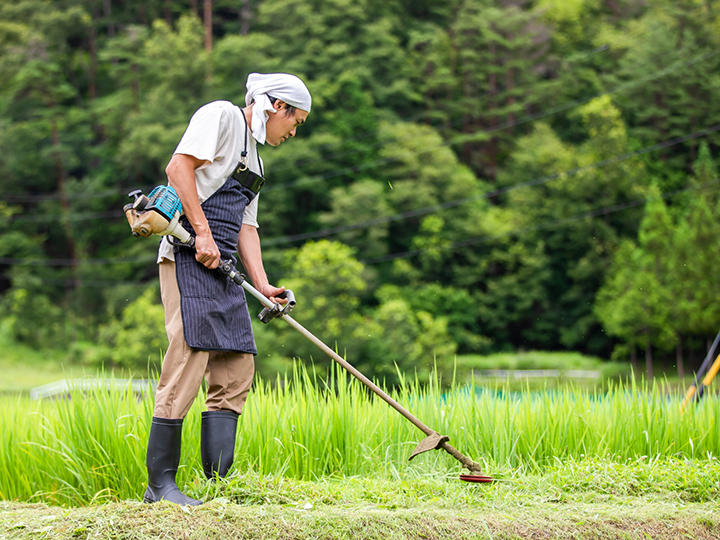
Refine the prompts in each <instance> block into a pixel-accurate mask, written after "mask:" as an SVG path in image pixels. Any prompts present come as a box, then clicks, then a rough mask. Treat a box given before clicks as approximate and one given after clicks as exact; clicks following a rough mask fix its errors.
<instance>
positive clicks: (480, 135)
mask: <svg viewBox="0 0 720 540" xmlns="http://www.w3.org/2000/svg"><path fill="white" fill-rule="evenodd" d="M719 52H720V48H716V49H713V50H712V51H710V52H707V53H704V54H701V55H698V56H696V57H694V58H693V59H691V60H689V61H685V62H675V63H674V64H672V65H671V66H668V67H667V68H664V69H662V70H660V71H657V72H655V73H653V74H651V75H647V76H645V77H640V78H639V79H636V80H634V81H630V82H628V83H624V84H621V85H619V86H617V87H615V88H614V89H612V90H608V91H606V92H601V93H599V94H593V95H592V96H588V97H585V98H580V99H576V100H573V101H569V102H566V103H564V104H562V105H558V106H557V107H553V108H551V109H547V110H545V111H540V112H538V113H534V114H529V115H526V116H523V117H521V118H518V119H517V120H513V121H512V122H505V123H503V124H500V125H498V126H495V127H493V128H489V129H480V130H477V131H474V132H472V133H465V134H461V135H457V136H455V137H454V138H452V139H450V140H449V141H447V142H445V143H442V144H440V145H439V147H440V148H442V147H446V146H454V145H456V144H465V143H469V142H475V141H478V140H483V139H485V138H486V137H487V136H488V135H492V134H493V133H497V132H498V131H503V130H505V129H508V128H511V127H515V126H519V125H521V124H526V123H528V122H532V121H535V120H539V119H541V118H545V117H548V116H552V115H554V114H557V113H559V112H563V111H567V110H569V109H572V108H575V107H578V106H580V105H584V104H585V103H588V102H590V101H592V100H593V99H597V98H599V97H602V96H607V95H612V94H616V93H619V92H623V91H625V90H628V89H631V88H634V87H636V86H639V85H641V84H644V83H647V82H651V81H653V80H655V79H658V78H660V77H663V76H665V75H667V74H669V73H671V72H673V71H675V70H676V69H679V68H681V67H689V66H692V65H694V64H696V63H698V62H701V61H703V60H706V59H708V58H710V57H712V56H714V55H716V54H718V53H719ZM417 153H418V152H417V151H407V152H405V153H403V154H401V155H399V156H394V157H392V158H385V159H380V160H376V161H373V162H369V163H362V164H360V165H355V166H349V167H344V168H342V169H338V170H336V171H330V172H328V173H325V174H320V175H315V176H310V177H307V178H303V179H300V180H297V181H293V182H286V183H285V184H279V185H276V186H268V187H266V188H265V193H268V192H272V191H276V190H281V189H290V188H295V187H299V186H304V185H307V184H311V183H315V182H320V181H323V180H329V179H331V178H336V177H338V176H344V175H346V174H350V173H356V172H360V171H363V170H367V169H372V168H376V167H379V166H382V165H388V164H390V163H394V162H396V161H400V160H401V159H402V158H404V157H406V156H411V155H415V154H417Z"/></svg>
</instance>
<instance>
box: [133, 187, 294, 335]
mask: <svg viewBox="0 0 720 540" xmlns="http://www.w3.org/2000/svg"><path fill="white" fill-rule="evenodd" d="M128 197H133V198H134V199H135V200H134V201H133V202H131V203H129V204H126V205H125V206H124V207H123V211H124V212H125V217H127V220H128V223H129V224H130V228H131V229H132V234H133V236H135V237H138V236H144V237H148V236H150V235H152V234H159V235H160V236H172V237H173V239H170V240H169V242H170V243H171V244H174V245H177V244H178V242H176V241H175V240H174V239H177V240H179V244H182V245H183V246H186V247H191V248H192V247H195V237H194V236H192V235H191V234H190V233H189V232H187V231H186V230H185V228H184V227H183V226H182V224H181V223H180V212H182V203H181V202H180V197H179V196H178V194H177V192H176V191H175V190H174V189H173V188H172V187H171V186H157V187H156V188H154V189H153V190H152V191H151V192H150V195H148V196H145V195H143V192H142V190H139V189H136V190H135V191H131V192H130V193H128ZM216 270H217V271H218V272H220V273H221V274H222V275H223V276H225V277H228V278H230V279H231V280H232V281H234V282H235V283H237V284H238V285H240V286H241V287H242V288H243V289H245V290H246V291H247V292H249V293H250V294H252V295H253V296H254V297H255V298H257V299H258V300H260V302H261V303H262V304H263V305H264V306H265V307H264V308H263V310H262V311H261V312H260V314H259V315H258V318H259V319H260V320H261V321H262V322H263V323H264V324H267V323H269V322H270V321H272V320H273V319H276V318H278V317H282V316H283V315H287V314H288V313H290V312H291V311H292V309H293V308H294V307H295V295H294V294H293V292H292V291H291V290H286V291H284V292H283V293H282V294H279V295H278V298H284V299H286V300H287V303H286V304H285V305H284V306H282V305H281V304H276V303H275V302H270V301H269V300H268V299H267V298H265V297H264V296H263V295H262V294H261V293H260V292H258V291H257V290H256V289H255V288H254V287H253V286H252V285H250V284H249V283H248V282H247V281H246V279H247V278H246V277H245V275H244V274H241V273H240V272H238V271H237V269H236V268H235V265H234V264H233V261H231V260H223V259H221V260H220V264H219V265H218V267H217V268H216Z"/></svg>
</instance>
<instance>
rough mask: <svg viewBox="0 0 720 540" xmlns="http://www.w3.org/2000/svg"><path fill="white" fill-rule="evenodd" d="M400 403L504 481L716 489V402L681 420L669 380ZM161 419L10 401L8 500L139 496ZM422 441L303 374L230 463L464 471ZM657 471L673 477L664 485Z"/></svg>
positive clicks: (120, 404)
mask: <svg viewBox="0 0 720 540" xmlns="http://www.w3.org/2000/svg"><path fill="white" fill-rule="evenodd" d="M396 398H397V399H398V401H400V402H401V403H403V404H405V405H406V406H407V408H408V409H409V410H411V411H412V412H413V413H415V414H416V415H417V416H418V417H419V418H421V419H422V420H423V421H424V422H425V423H426V424H428V425H429V426H431V427H432V428H434V429H436V430H437V431H439V432H441V433H443V434H446V435H448V436H450V439H451V443H452V444H453V446H455V447H456V448H458V449H459V450H460V451H461V452H463V453H464V454H466V455H467V456H469V457H471V458H473V459H475V460H476V461H479V462H481V463H484V465H485V467H486V469H487V472H488V473H491V474H493V475H496V476H498V477H499V478H501V479H503V480H509V481H513V479H514V478H515V477H516V475H517V474H519V473H518V471H520V472H521V473H522V474H530V475H537V474H539V473H542V474H543V475H545V474H550V473H552V474H562V475H566V474H567V472H568V471H569V472H571V473H572V474H573V475H574V476H572V482H570V485H578V484H579V483H580V484H581V485H584V486H585V487H584V488H583V489H585V490H594V491H597V490H602V489H604V490H606V491H607V490H608V489H611V488H610V487H607V488H602V487H601V486H603V485H605V484H603V482H605V481H604V480H603V478H605V477H607V478H610V479H611V480H609V481H608V482H606V483H607V484H608V485H610V484H614V483H617V482H616V480H615V479H617V478H623V479H624V480H623V481H622V482H620V483H621V484H623V485H625V486H628V485H630V486H634V485H637V486H639V487H636V488H632V489H634V490H635V491H633V493H641V492H642V491H643V490H651V491H652V489H653V488H652V483H653V481H654V480H653V478H656V479H657V481H658V482H660V484H662V485H666V484H667V485H666V487H664V488H663V489H668V490H676V491H677V490H679V491H680V492H682V493H684V495H683V496H684V497H685V499H686V500H697V501H704V500H712V498H713V497H715V498H717V497H718V495H720V485H719V484H718V478H720V470H719V469H718V465H717V456H719V455H720V430H718V429H717V423H718V417H719V414H718V413H720V401H719V400H718V399H717V398H716V397H712V396H711V397H709V398H708V399H706V400H704V401H703V402H702V403H701V405H700V406H698V407H692V408H690V409H689V410H688V411H687V412H686V413H685V415H684V416H683V415H682V414H681V411H680V408H679V397H678V396H676V395H668V394H667V393H666V392H665V390H664V388H663V386H662V385H653V386H650V387H646V386H642V385H637V386H634V385H632V386H629V387H625V386H616V387H614V388H612V389H611V390H610V391H609V392H608V393H607V394H600V393H592V392H587V391H584V390H580V389H576V388H572V387H567V388H565V389H564V390H562V391H558V392H545V393H533V392H524V393H521V394H516V393H500V394H496V393H495V392H490V391H479V392H475V390H474V389H473V388H456V389H454V390H453V391H451V392H449V393H445V392H443V391H442V390H441V389H440V388H439V387H438V385H437V384H432V385H430V386H419V385H416V384H414V383H405V385H404V386H403V387H402V388H401V389H400V391H399V392H397V393H396ZM202 409H203V407H202V403H201V400H197V401H196V403H195V404H194V406H193V408H192V409H191V412H190V414H189V416H188V418H187V420H186V422H185V430H184V439H183V440H184V443H183V459H182V462H181V463H182V469H181V471H180V474H179V476H178V479H179V482H180V484H181V485H184V486H186V487H187V489H189V490H191V491H193V492H196V493H197V492H199V491H202V490H205V489H211V488H212V486H210V487H209V486H208V485H207V483H206V482H205V481H204V477H202V473H201V471H200V467H199V465H200V456H199V431H200V412H201V410H202ZM151 417H152V398H151V396H145V398H144V399H140V400H138V399H137V396H135V395H134V394H132V393H131V392H129V391H127V392H124V393H123V392H117V391H106V390H96V391H93V392H90V393H89V394H88V395H82V394H80V393H76V394H74V395H73V396H72V399H70V400H61V401H42V402H37V401H31V400H29V399H28V398H27V397H23V396H17V397H14V398H9V397H6V398H2V399H0V499H6V500H8V499H9V500H23V501H42V502H48V503H51V504H68V505H85V504H90V503H94V502H108V501H118V500H124V499H137V498H139V496H140V495H141V494H142V491H143V489H144V485H145V480H146V478H145V468H144V459H145V445H146V440H147V433H148V426H149V425H150V420H151ZM421 438H422V434H421V433H420V432H419V431H418V430H417V429H416V428H415V427H414V426H412V425H411V424H410V423H409V422H407V421H406V420H404V419H403V418H402V417H401V416H400V415H398V414H397V413H396V412H395V411H393V410H392V409H390V408H389V407H388V406H387V405H386V404H385V403H384V402H382V401H380V400H379V399H377V398H376V397H374V396H373V395H370V394H368V392H367V391H366V390H365V389H364V387H362V386H361V385H360V384H359V383H357V381H354V380H352V381H351V380H349V379H348V378H347V376H346V375H345V374H343V373H340V374H335V376H334V378H333V379H332V380H331V382H329V383H326V382H323V381H320V380H317V379H314V378H313V377H312V376H311V375H310V374H308V373H307V371H305V370H304V369H302V368H298V369H297V370H296V371H295V372H294V374H293V377H292V378H290V379H286V380H279V381H277V383H276V384H275V385H274V386H271V385H269V384H267V383H260V384H257V385H256V386H255V388H254V390H253V392H252V394H251V396H250V398H249V400H248V404H247V406H246V409H245V413H244V414H243V417H242V418H241V426H240V429H239V433H238V439H237V452H236V464H235V466H234V470H236V471H240V472H247V471H251V472H254V473H255V474H257V475H260V476H261V477H265V476H267V475H271V476H272V475H274V476H276V477H278V478H280V477H281V478H291V479H297V480H304V481H314V480H318V479H346V478H351V477H356V476H362V477H367V478H372V479H375V480H378V481H403V480H406V479H422V478H425V477H428V478H431V479H436V478H440V479H443V478H446V477H448V476H450V477H456V475H457V474H458V473H459V472H460V471H459V465H458V463H457V462H456V461H455V460H454V459H452V458H451V457H449V456H448V455H446V454H445V453H444V452H441V451H437V452H431V453H426V454H423V455H421V456H419V457H418V458H416V459H415V460H414V461H413V462H411V463H408V462H407V457H408V456H409V455H410V453H411V452H412V449H413V448H414V446H415V445H416V444H417V443H418V442H419V440H420V439H421ZM657 468H660V469H663V468H664V469H663V470H668V471H673V474H672V475H671V477H670V478H669V479H668V480H667V481H666V480H664V479H663V478H662V474H659V473H655V472H654V471H655V470H656V469H657ZM553 471H554V472H553ZM663 474H664V473H663ZM713 479H714V480H713ZM708 480H713V481H708ZM566 481H567V477H566V476H563V477H562V478H560V477H559V478H558V480H557V481H554V482H553V483H554V484H556V485H557V484H561V483H563V482H566ZM667 482H669V483H667ZM213 489H214V488H213ZM613 489H614V488H613Z"/></svg>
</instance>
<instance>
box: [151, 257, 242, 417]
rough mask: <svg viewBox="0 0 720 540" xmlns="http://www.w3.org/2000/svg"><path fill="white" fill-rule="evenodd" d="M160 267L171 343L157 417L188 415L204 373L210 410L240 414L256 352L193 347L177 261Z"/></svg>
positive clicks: (157, 399) (157, 400) (159, 389)
mask: <svg viewBox="0 0 720 540" xmlns="http://www.w3.org/2000/svg"><path fill="white" fill-rule="evenodd" d="M158 266H159V267H160V293H161V296H162V303H163V307H164V308H165V330H166V331H167V335H168V339H169V340H170V345H169V346H168V350H167V353H165V358H164V359H163V363H162V371H161V373H160V381H159V383H158V387H157V390H156V391H155V411H154V416H157V417H159V418H185V416H186V415H187V413H188V411H189V410H190V406H191V405H192V403H193V401H194V400H195V398H196V397H197V394H198V391H199V390H200V386H201V384H202V379H203V375H204V376H205V379H206V380H207V383H208V395H207V399H206V400H205V405H206V406H207V409H208V410H209V411H219V410H221V409H224V410H229V411H234V412H236V413H238V414H241V413H242V409H243V406H244V405H245V400H246V399H247V396H248V393H249V392H250V386H251V385H252V380H253V375H254V373H255V360H254V358H253V355H252V354H249V353H237V352H222V351H200V350H197V349H193V348H192V347H190V346H189V345H188V344H187V343H186V342H185V335H184V334H183V322H182V314H181V312H180V291H179V289H178V285H177V278H176V276H175V263H174V262H172V261H167V260H165V261H163V262H162V263H160V264H159V265H158Z"/></svg>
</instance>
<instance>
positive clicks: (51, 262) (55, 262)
mask: <svg viewBox="0 0 720 540" xmlns="http://www.w3.org/2000/svg"><path fill="white" fill-rule="evenodd" d="M718 131H720V124H717V125H715V126H712V127H709V128H706V129H703V130H700V131H696V132H695V133H690V134H688V135H683V136H682V137H676V138H674V139H670V140H667V141H664V142H661V143H657V144H653V145H651V146H648V147H645V148H641V149H639V150H634V151H632V152H626V153H624V154H619V155H615V156H612V157H609V158H606V159H603V160H600V161H596V162H595V163H590V164H588V165H583V166H582V167H576V168H574V169H570V170H567V171H563V172H560V173H554V174H549V175H545V176H541V177H538V178H534V179H532V180H528V181H526V182H521V183H519V184H513V185H512V186H507V187H504V188H499V189H496V190H493V191H491V192H488V193H482V194H479V195H474V196H472V197H465V198H462V199H455V200H453V201H447V202H445V203H441V204H436V205H432V206H427V207H424V208H419V209H416V210H410V211H407V212H400V213H397V214H392V215H387V216H381V217H379V218H375V219H372V220H369V221H364V222H360V223H355V224H352V225H344V226H340V227H333V228H330V229H323V230H319V231H314V232H310V233H304V234H298V235H292V236H283V237H276V238H270V239H268V240H267V241H265V242H263V243H262V245H263V247H268V246H273V245H280V244H287V243H291V242H296V241H299V240H308V239H310V238H320V237H323V236H330V235H332V234H336V233H339V232H347V231H351V230H357V229H361V228H367V227H371V226H374V225H379V224H382V223H387V222H391V221H398V220H401V219H407V218H409V217H416V216H420V215H425V214H430V213H434V212H438V211H440V210H445V209H448V208H453V207H456V206H460V205H463V204H466V203H469V202H473V201H477V200H480V199H490V198H494V197H498V196H500V195H503V194H505V193H509V192H511V191H516V190H518V189H524V188H527V187H532V186H537V185H541V184H547V183H548V182H551V181H553V180H556V179H558V178H562V177H568V176H574V175H577V174H580V173H582V172H586V171H589V170H592V169H598V168H601V167H605V166H607V165H610V164H612V163H618V162H620V161H624V160H626V159H630V158H633V157H637V156H641V155H644V154H648V153H650V152H654V151H656V150H661V149H663V148H668V147H670V146H673V145H676V144H680V143H683V142H686V141H689V140H692V139H697V138H700V137H703V136H705V135H709V134H711V133H716V132H718ZM150 260H152V261H154V260H156V255H153V256H152V259H151V258H150V256H142V257H134V258H129V257H111V258H103V259H81V260H72V259H40V258H35V259H22V258H8V257H0V264H18V265H46V266H72V265H74V264H78V265H83V264H96V265H104V264H130V263H141V262H149V261H150Z"/></svg>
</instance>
